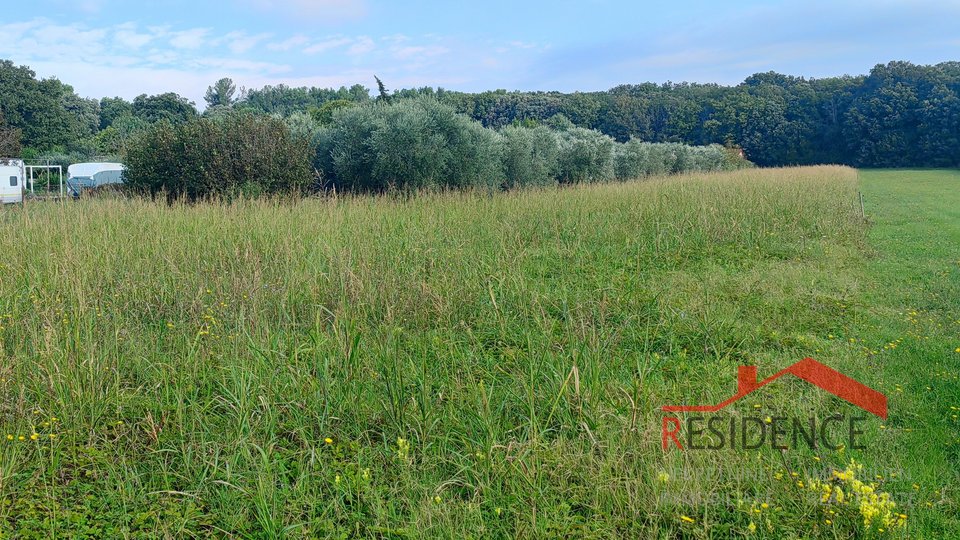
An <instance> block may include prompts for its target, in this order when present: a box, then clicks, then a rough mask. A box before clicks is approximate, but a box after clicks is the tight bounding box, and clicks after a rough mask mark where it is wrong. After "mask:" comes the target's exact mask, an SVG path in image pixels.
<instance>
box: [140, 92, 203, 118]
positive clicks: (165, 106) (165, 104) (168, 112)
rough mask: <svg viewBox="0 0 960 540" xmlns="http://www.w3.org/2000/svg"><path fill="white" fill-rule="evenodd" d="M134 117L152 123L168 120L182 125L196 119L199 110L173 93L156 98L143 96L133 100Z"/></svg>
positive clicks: (190, 102) (185, 99)
mask: <svg viewBox="0 0 960 540" xmlns="http://www.w3.org/2000/svg"><path fill="white" fill-rule="evenodd" d="M133 115H134V116H136V117H137V118H141V119H143V120H146V121H147V122H151V123H153V122H159V121H161V120H166V121H168V122H170V123H172V124H181V123H183V122H186V121H187V120H190V119H192V118H195V117H196V116H197V108H196V106H195V105H194V103H193V102H192V101H190V100H189V99H187V98H185V97H182V96H180V95H178V94H175V93H173V92H167V93H166V94H159V95H156V96H148V95H146V94H142V95H139V96H137V97H136V99H134V100H133Z"/></svg>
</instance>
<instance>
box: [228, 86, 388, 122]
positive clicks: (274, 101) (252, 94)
mask: <svg viewBox="0 0 960 540" xmlns="http://www.w3.org/2000/svg"><path fill="white" fill-rule="evenodd" d="M335 100H345V101H349V102H351V103H365V102H367V101H370V91H369V90H368V89H367V88H365V87H363V86H362V85H359V84H355V85H353V86H351V87H350V88H347V87H345V86H341V87H340V88H339V89H338V90H334V89H332V88H291V87H289V86H286V85H283V84H281V85H277V86H265V87H263V88H261V89H259V90H250V91H249V92H247V94H246V95H245V96H244V98H243V100H241V101H240V103H238V104H237V106H239V107H241V108H243V109H249V110H253V111H259V112H263V113H267V114H279V115H281V116H284V117H286V116H290V115H291V114H293V113H295V112H298V111H300V112H303V111H309V110H310V109H312V108H320V107H322V106H323V105H324V104H325V103H327V102H329V101H335Z"/></svg>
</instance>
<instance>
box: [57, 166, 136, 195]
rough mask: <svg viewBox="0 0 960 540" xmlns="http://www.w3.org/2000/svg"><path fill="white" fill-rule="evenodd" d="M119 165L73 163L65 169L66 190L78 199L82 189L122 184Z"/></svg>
mask: <svg viewBox="0 0 960 540" xmlns="http://www.w3.org/2000/svg"><path fill="white" fill-rule="evenodd" d="M123 171H124V166H123V165H122V164H120V163H75V164H73V165H71V166H69V167H67V176H68V178H67V190H68V191H69V192H70V194H71V195H73V196H74V197H79V196H80V193H81V192H82V191H83V190H84V189H93V188H98V187H100V186H107V185H111V184H122V183H123Z"/></svg>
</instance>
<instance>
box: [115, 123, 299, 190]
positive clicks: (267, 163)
mask: <svg viewBox="0 0 960 540" xmlns="http://www.w3.org/2000/svg"><path fill="white" fill-rule="evenodd" d="M309 163H310V161H309V140H307V139H304V138H302V137H296V136H294V135H293V134H292V133H291V132H290V129H289V128H288V127H287V125H286V124H285V123H284V122H283V121H282V120H278V119H275V118H270V117H265V116H258V115H253V114H250V113H234V114H229V115H224V116H220V117H217V118H196V119H193V120H189V121H187V122H185V123H182V124H178V125H173V124H170V123H169V122H160V123H159V124H157V125H156V126H155V127H154V129H152V130H150V131H148V132H146V133H144V134H143V135H141V136H139V137H138V138H137V139H136V141H135V142H134V143H133V144H130V145H128V147H127V156H126V165H127V172H126V173H125V175H124V181H125V183H126V185H127V186H128V187H129V188H130V189H132V190H134V191H142V192H147V193H153V194H156V193H165V194H167V195H168V196H169V197H170V198H177V197H185V198H186V199H188V200H197V199H201V198H205V197H211V196H228V197H229V196H236V195H250V196H255V195H261V194H274V193H289V192H297V191H299V190H300V189H302V188H303V187H304V186H305V185H306V184H307V183H308V182H309V180H310V178H311V176H312V175H311V173H310V169H309Z"/></svg>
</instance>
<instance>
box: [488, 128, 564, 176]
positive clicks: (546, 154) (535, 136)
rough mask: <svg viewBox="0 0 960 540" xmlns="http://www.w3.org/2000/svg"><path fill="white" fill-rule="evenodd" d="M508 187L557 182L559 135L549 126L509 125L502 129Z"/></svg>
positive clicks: (504, 165)
mask: <svg viewBox="0 0 960 540" xmlns="http://www.w3.org/2000/svg"><path fill="white" fill-rule="evenodd" d="M500 134H501V136H502V142H503V152H502V156H503V169H504V175H505V177H506V179H505V181H504V187H505V188H507V189H514V188H522V187H527V186H546V185H550V184H556V183H557V178H556V177H557V171H558V169H557V167H558V162H557V153H558V145H557V136H556V135H555V134H554V133H553V132H552V131H550V130H549V129H547V128H545V127H534V128H526V127H513V126H511V127H507V128H504V129H503V130H502V131H501V132H500Z"/></svg>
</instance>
